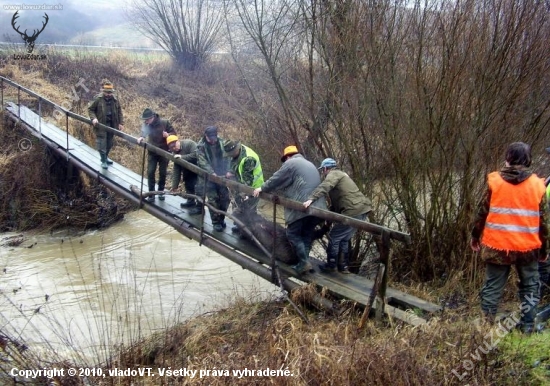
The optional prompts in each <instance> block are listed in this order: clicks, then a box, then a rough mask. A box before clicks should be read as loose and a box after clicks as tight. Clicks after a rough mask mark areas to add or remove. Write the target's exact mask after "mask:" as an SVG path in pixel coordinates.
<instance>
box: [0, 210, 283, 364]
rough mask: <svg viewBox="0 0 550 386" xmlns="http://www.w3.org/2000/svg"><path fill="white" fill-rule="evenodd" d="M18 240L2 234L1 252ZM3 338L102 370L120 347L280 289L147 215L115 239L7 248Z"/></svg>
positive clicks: (62, 236)
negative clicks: (6, 242) (98, 364)
mask: <svg viewBox="0 0 550 386" xmlns="http://www.w3.org/2000/svg"><path fill="white" fill-rule="evenodd" d="M12 235H13V234H3V235H0V243H2V242H3V241H2V240H5V239H6V237H8V236H12ZM0 264H1V269H3V270H4V272H0V275H1V277H2V280H1V281H0V290H1V292H0V331H1V332H3V333H8V334H9V336H10V337H12V338H19V339H20V340H21V341H24V342H25V344H27V345H28V346H35V347H39V348H40V349H41V350H47V351H49V352H51V351H54V352H56V353H58V354H60V355H61V357H63V358H75V359H80V360H82V359H84V360H86V361H88V360H90V361H94V362H97V361H103V360H105V359H107V357H108V356H109V354H110V353H111V352H112V347H113V345H115V344H120V343H128V342H132V341H136V340H139V339H140V338H143V337H145V336H148V335H150V334H151V333H152V332H155V331H158V330H162V329H164V328H165V327H167V326H172V325H174V324H175V323H178V322H181V321H183V320H185V319H188V318H190V317H193V316H196V315H199V314H201V313H204V312H206V311H210V310H214V309H218V308H220V307H222V306H224V305H227V304H228V303H229V302H230V301H231V299H232V298H235V297H236V296H242V297H244V298H247V299H251V300H258V299H262V298H264V299H265V298H269V297H270V296H273V294H274V293H276V289H275V288H274V287H273V286H272V285H271V284H269V283H268V282H266V281H264V280H263V279H260V278H258V277H256V276H255V275H253V274H252V273H250V272H248V271H245V270H243V269H242V268H241V267H240V266H238V265H236V264H234V263H232V262H231V261H229V260H227V259H225V258H224V257H223V256H220V255H218V254H217V253H215V252H212V251H210V250H209V249H207V248H206V247H200V246H199V245H198V243H196V242H195V241H192V240H189V239H187V238H186V237H184V236H182V235H181V234H179V233H177V232H176V231H174V230H173V229H172V228H170V227H169V226H168V225H166V224H164V223H162V222H160V221H159V220H157V219H156V218H154V217H152V216H150V215H148V214H147V213H145V212H143V211H137V212H134V213H130V214H128V215H127V216H126V218H125V219H124V220H123V221H121V222H120V223H118V224H116V225H114V226H112V227H111V228H109V229H107V230H102V231H95V232H89V233H85V234H82V235H79V236H74V235H73V236H68V235H67V232H66V231H62V232H57V233H54V234H53V235H50V234H49V233H48V234H35V235H31V234H25V241H24V242H23V243H22V244H21V245H20V246H18V247H7V246H2V247H0Z"/></svg>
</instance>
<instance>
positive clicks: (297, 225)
mask: <svg viewBox="0 0 550 386" xmlns="http://www.w3.org/2000/svg"><path fill="white" fill-rule="evenodd" d="M320 222H321V219H319V218H317V217H314V216H306V217H302V218H301V219H299V220H296V221H294V222H292V223H290V224H288V225H287V227H286V237H287V238H288V241H289V243H290V245H292V248H293V249H294V253H295V254H296V256H297V257H298V261H299V262H304V261H306V260H307V259H308V258H309V251H310V250H311V244H312V242H313V234H314V232H315V227H316V226H317V224H319V223H320Z"/></svg>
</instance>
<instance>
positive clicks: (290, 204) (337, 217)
mask: <svg viewBox="0 0 550 386" xmlns="http://www.w3.org/2000/svg"><path fill="white" fill-rule="evenodd" d="M0 81H1V82H2V83H1V84H0V88H1V89H2V101H1V104H2V108H3V105H4V100H3V98H4V96H3V83H4V82H6V83H8V84H9V85H11V86H13V87H16V88H17V89H18V90H21V91H23V92H25V93H26V94H28V95H31V96H33V97H35V98H37V99H38V100H39V104H40V103H41V102H42V101H44V102H46V103H48V104H50V105H52V106H53V107H54V108H55V109H56V110H59V111H62V112H63V113H64V114H65V115H66V116H67V117H71V118H73V119H76V120H78V121H80V122H83V123H88V124H90V125H92V120H91V119H90V118H87V117H84V116H82V115H79V114H76V113H73V112H72V111H70V110H67V109H65V108H64V107H62V106H60V105H58V104H56V103H54V102H52V101H50V100H49V99H47V98H44V97H43V96H41V95H39V94H37V93H35V92H33V91H31V90H29V89H28V88H26V87H24V86H22V85H20V84H18V83H16V82H14V81H12V80H10V79H8V78H6V77H4V76H0ZM18 104H20V101H18ZM98 126H99V127H101V128H102V129H105V130H107V131H110V132H112V133H114V135H116V136H118V137H121V138H123V139H124V140H126V141H127V142H130V143H134V144H137V145H138V146H141V147H143V148H144V149H147V150H148V151H152V152H154V153H156V154H158V155H160V156H162V157H164V158H167V159H169V160H171V161H172V162H174V163H176V164H178V165H180V166H182V167H184V168H186V169H188V170H190V171H192V172H195V173H196V174H198V175H200V176H201V177H203V178H205V179H207V180H208V181H212V182H214V183H216V184H218V185H224V186H227V187H229V188H231V189H233V190H235V191H238V192H241V193H244V194H247V195H252V192H253V189H252V188H250V187H249V186H246V185H244V184H241V183H239V182H236V181H232V180H229V179H227V178H225V177H219V176H214V175H212V174H209V173H208V172H206V171H205V170H203V169H201V168H200V167H198V166H196V165H193V164H192V163H190V162H188V161H185V160H182V159H181V158H175V157H174V155H173V154H172V153H169V152H167V151H164V150H162V149H160V148H158V147H156V146H153V145H151V144H148V143H146V142H142V143H138V138H137V137H134V136H132V135H130V134H126V133H125V132H123V131H120V130H117V129H113V128H112V127H109V126H105V125H103V124H100V123H98ZM66 129H67V132H68V127H67V128H66ZM68 151H69V150H68ZM260 198H262V199H265V200H269V201H271V202H272V203H274V204H279V205H281V206H283V207H286V208H291V209H293V210H298V211H301V212H306V213H308V214H311V215H313V216H316V217H319V218H322V219H324V220H328V221H337V222H341V223H343V224H346V225H350V226H353V227H355V228H358V229H362V230H364V231H367V232H370V233H373V234H375V235H385V236H386V237H389V238H390V239H394V240H397V241H401V242H404V243H410V241H411V240H410V235H409V234H408V233H404V232H401V231H397V230H394V229H391V228H387V227H384V226H381V225H377V224H373V223H369V222H366V221H361V220H357V219H355V218H353V217H349V216H346V215H343V214H339V213H335V212H331V211H329V210H323V209H318V208H315V207H313V206H310V207H309V208H307V209H306V208H304V206H303V204H302V203H301V202H298V201H294V200H290V199H287V198H284V197H281V196H278V195H275V194H268V193H264V192H262V193H260Z"/></svg>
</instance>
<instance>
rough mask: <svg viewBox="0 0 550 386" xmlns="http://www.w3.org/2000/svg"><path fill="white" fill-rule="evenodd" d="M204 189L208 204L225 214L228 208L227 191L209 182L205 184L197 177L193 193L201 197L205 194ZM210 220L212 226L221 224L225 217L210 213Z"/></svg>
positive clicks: (202, 179)
mask: <svg viewBox="0 0 550 386" xmlns="http://www.w3.org/2000/svg"><path fill="white" fill-rule="evenodd" d="M205 185H206V186H205ZM205 189H206V198H207V199H208V203H209V204H210V205H212V206H213V207H214V208H216V209H219V210H221V211H224V212H227V208H229V189H227V187H226V186H222V185H217V184H215V183H213V182H210V181H208V182H207V183H206V184H205V181H204V178H200V177H199V179H198V180H197V184H196V185H195V193H196V194H197V196H200V197H202V196H203V195H204V194H205ZM210 218H211V219H212V224H223V222H224V220H225V215H222V214H218V213H212V212H211V213H210Z"/></svg>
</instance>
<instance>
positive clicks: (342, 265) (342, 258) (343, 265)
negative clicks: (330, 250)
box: [338, 253, 350, 274]
mask: <svg viewBox="0 0 550 386" xmlns="http://www.w3.org/2000/svg"><path fill="white" fill-rule="evenodd" d="M338 272H340V273H344V274H348V273H350V271H349V255H348V254H347V253H340V254H339V255H338Z"/></svg>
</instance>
